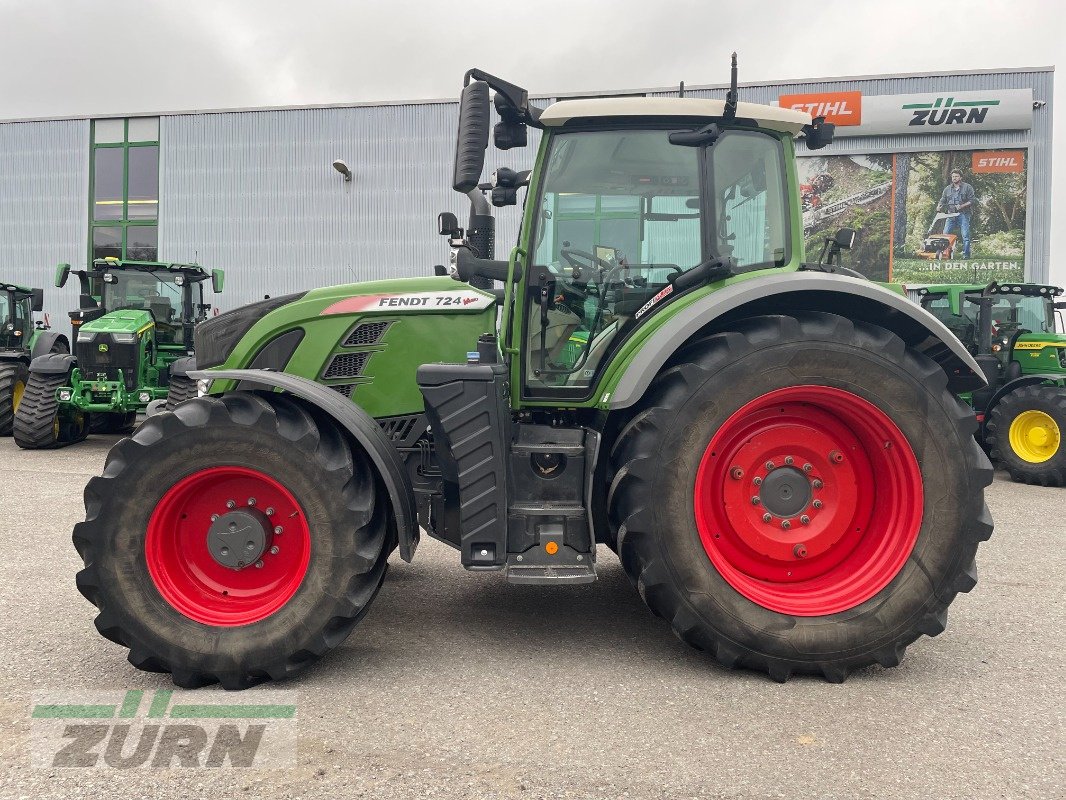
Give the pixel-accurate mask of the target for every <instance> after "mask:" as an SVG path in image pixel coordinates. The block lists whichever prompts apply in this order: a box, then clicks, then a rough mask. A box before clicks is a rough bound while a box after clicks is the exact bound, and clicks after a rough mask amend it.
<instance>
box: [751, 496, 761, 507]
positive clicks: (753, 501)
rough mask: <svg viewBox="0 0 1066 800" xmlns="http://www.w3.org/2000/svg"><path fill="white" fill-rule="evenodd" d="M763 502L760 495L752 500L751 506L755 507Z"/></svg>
mask: <svg viewBox="0 0 1066 800" xmlns="http://www.w3.org/2000/svg"><path fill="white" fill-rule="evenodd" d="M761 502H762V500H760V499H759V495H755V496H754V497H753V498H751V504H752V505H753V506H757V505H759V503H761Z"/></svg>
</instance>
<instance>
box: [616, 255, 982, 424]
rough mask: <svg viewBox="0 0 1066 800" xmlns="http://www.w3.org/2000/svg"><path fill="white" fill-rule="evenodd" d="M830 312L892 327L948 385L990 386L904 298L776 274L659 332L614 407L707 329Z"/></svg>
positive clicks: (720, 295)
mask: <svg viewBox="0 0 1066 800" xmlns="http://www.w3.org/2000/svg"><path fill="white" fill-rule="evenodd" d="M796 311H823V312H828V313H831V314H839V315H840V316H843V317H847V318H849V319H853V320H862V321H864V322H870V323H873V324H876V325H880V326H881V327H884V328H887V329H888V330H891V331H892V332H893V333H895V334H896V335H898V336H899V337H900V338H902V339H903V341H904V342H906V344H907V346H909V347H913V348H915V349H917V350H919V351H920V352H922V353H924V354H925V355H927V356H928V357H930V358H932V359H933V360H934V361H936V362H937V363H938V364H939V365H940V366H941V367H942V368H943V370H944V371H945V372H946V373H947V376H948V388H949V389H950V390H951V391H952V392H954V393H959V392H966V391H972V390H974V389H977V388H980V387H981V386H985V385H986V381H985V378H984V374H983V373H982V372H981V368H980V367H979V366H978V364H977V362H976V361H975V360H974V358H973V356H971V355H970V353H969V351H967V350H966V348H965V346H963V344H962V342H960V341H959V340H958V339H957V338H956V337H955V335H954V334H953V333H952V332H951V331H950V330H948V328H947V327H946V326H945V325H944V324H943V323H942V322H940V320H938V319H937V318H936V317H934V316H933V315H932V314H930V313H929V312H928V311H926V310H925V309H923V308H921V307H920V306H918V305H917V304H915V303H913V302H911V301H910V300H908V299H907V298H905V297H903V296H902V295H899V294H896V293H895V292H891V291H889V290H888V289H885V288H883V287H881V286H878V285H877V284H875V283H871V282H870V281H868V280H865V279H860V278H851V277H848V276H844V275H836V274H831V273H820V272H794V273H785V274H782V273H776V274H773V275H766V276H764V277H758V278H751V279H748V280H743V281H738V282H737V283H734V284H731V285H728V286H725V287H723V288H721V289H719V290H717V291H714V292H711V293H710V294H707V295H704V296H703V297H701V298H699V299H698V300H696V301H694V302H692V303H691V304H689V305H688V306H686V307H685V308H682V309H681V310H680V311H678V312H677V313H675V314H674V315H673V316H672V317H671V318H670V319H668V320H667V321H666V322H664V323H663V324H662V325H661V326H659V327H658V328H657V329H655V330H654V331H653V332H652V333H651V334H650V335H649V336H648V338H647V339H646V340H644V341H643V342H642V343H641V345H640V347H639V348H637V349H636V350H635V351H634V352H633V353H632V354H631V355H630V356H629V358H628V363H626V364H624V365H623V367H622V372H621V374H620V377H619V378H618V380H617V383H616V384H615V387H614V389H613V390H612V391H611V393H610V396H609V398H608V401H607V408H609V409H612V410H613V409H619V408H627V407H629V406H631V405H633V404H634V403H636V402H637V401H638V400H639V399H640V398H641V397H642V396H643V395H644V392H645V390H646V389H647V388H648V386H649V385H650V384H651V382H652V380H653V379H654V378H655V376H656V375H657V374H658V373H659V371H660V370H661V369H662V367H663V365H664V364H666V362H667V361H668V360H669V358H670V356H671V355H673V353H674V352H675V351H676V350H677V349H678V348H679V347H680V346H681V345H682V344H684V343H685V342H687V341H688V340H690V339H692V338H693V337H694V336H696V335H697V334H698V333H699V332H700V331H701V330H703V329H704V328H711V329H713V330H721V329H726V328H727V327H728V323H729V322H730V321H731V320H737V319H742V318H744V317H750V316H757V315H762V314H789V313H795V312H796Z"/></svg>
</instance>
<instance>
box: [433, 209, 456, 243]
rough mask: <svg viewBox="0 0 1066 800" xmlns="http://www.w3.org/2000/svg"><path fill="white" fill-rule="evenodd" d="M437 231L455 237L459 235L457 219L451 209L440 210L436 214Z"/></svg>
mask: <svg viewBox="0 0 1066 800" xmlns="http://www.w3.org/2000/svg"><path fill="white" fill-rule="evenodd" d="M437 233H439V234H440V235H441V236H450V237H452V238H455V237H457V236H459V220H458V219H456V217H455V214H453V213H452V212H451V211H442V212H440V213H439V214H437Z"/></svg>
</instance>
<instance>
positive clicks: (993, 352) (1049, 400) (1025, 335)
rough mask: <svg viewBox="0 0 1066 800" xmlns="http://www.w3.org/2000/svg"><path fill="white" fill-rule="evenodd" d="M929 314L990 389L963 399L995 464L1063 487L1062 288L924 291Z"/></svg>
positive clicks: (1065, 380) (1024, 478) (1065, 375)
mask: <svg viewBox="0 0 1066 800" xmlns="http://www.w3.org/2000/svg"><path fill="white" fill-rule="evenodd" d="M918 294H919V299H920V301H921V304H922V307H923V308H925V309H928V310H929V311H930V312H931V313H932V314H934V315H935V316H936V317H937V318H938V319H940V320H941V321H942V322H943V323H944V324H945V325H947V326H948V327H949V328H951V330H952V331H953V332H954V333H955V335H956V336H958V337H959V339H960V340H961V341H962V342H963V343H964V344H965V345H966V346H967V347H968V348H969V350H970V352H971V353H973V354H974V356H975V358H976V361H977V363H978V364H980V365H981V368H982V369H983V370H984V374H985V377H986V378H987V379H988V386H986V387H983V388H981V389H978V390H976V391H974V392H972V393H967V394H965V395H963V399H964V400H966V401H967V402H969V403H970V404H971V405H972V406H973V409H974V411H975V412H976V414H977V420H978V422H979V423H980V426H981V427H980V429H979V438H980V439H981V440H982V441H983V442H984V444H985V447H986V448H987V449H988V451H989V452H990V453H991V455H992V459H993V460H994V461H996V462H997V463H999V464H1000V465H1002V466H1003V467H1004V468H1005V469H1006V470H1007V471H1009V472H1010V475H1011V478H1013V479H1014V480H1016V481H1018V482H1021V483H1034V484H1036V483H1038V484H1042V485H1043V486H1066V442H1064V441H1063V438H1064V437H1066V333H1056V326H1055V314H1056V311H1061V310H1063V309H1064V308H1066V302H1063V301H1062V300H1059V298H1060V297H1062V294H1063V290H1062V288H1061V287H1058V286H1047V285H1041V284H1034V283H1003V284H998V283H991V284H988V285H987V286H983V285H944V286H926V287H923V288H921V289H919V290H918Z"/></svg>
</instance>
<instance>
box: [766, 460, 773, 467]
mask: <svg viewBox="0 0 1066 800" xmlns="http://www.w3.org/2000/svg"><path fill="white" fill-rule="evenodd" d="M774 467H775V464H774V462H773V461H767V462H766V468H767V469H774Z"/></svg>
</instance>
